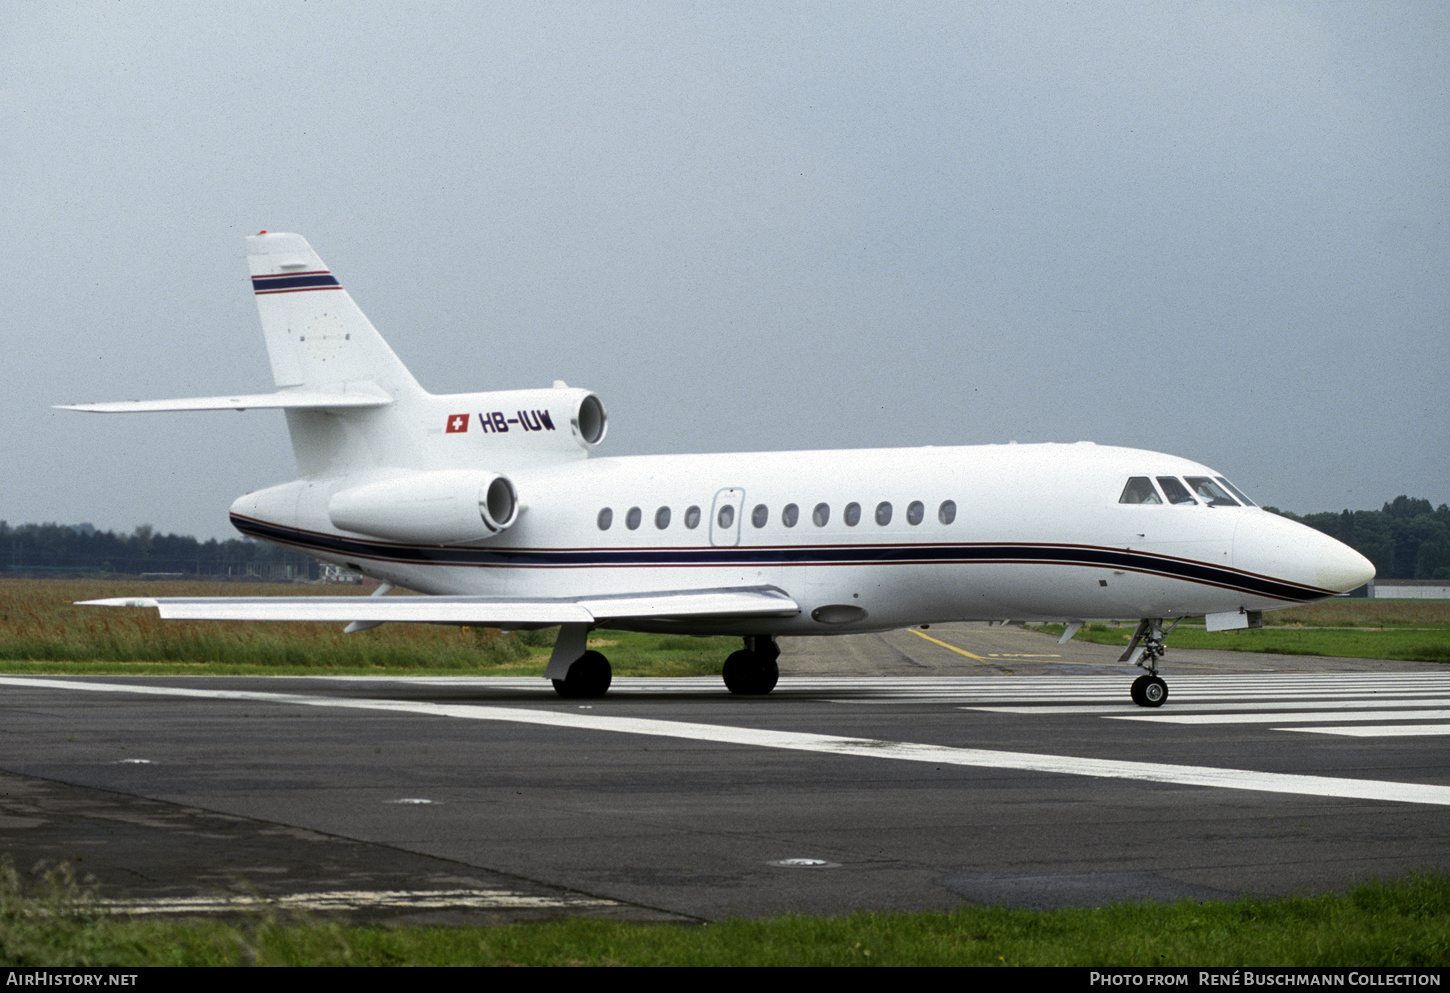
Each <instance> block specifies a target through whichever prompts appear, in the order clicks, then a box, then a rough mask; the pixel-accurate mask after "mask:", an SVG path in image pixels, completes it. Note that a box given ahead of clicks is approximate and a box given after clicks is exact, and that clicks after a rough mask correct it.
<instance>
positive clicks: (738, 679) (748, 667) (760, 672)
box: [722, 635, 780, 696]
mask: <svg viewBox="0 0 1450 993" xmlns="http://www.w3.org/2000/svg"><path fill="white" fill-rule="evenodd" d="M778 658H780V646H779V645H777V644H776V643H775V638H773V637H772V636H770V635H753V636H751V637H748V638H746V639H745V649H744V650H743V651H739V652H733V653H731V655H730V657H729V658H727V659H726V660H725V669H724V671H723V673H722V675H724V677H725V688H726V689H728V690H729V691H730V692H731V693H735V694H739V695H741V696H764V695H765V694H766V693H769V692H770V691H771V690H773V689H775V684H776V682H777V680H779V679H780V667H779V666H777V665H776V664H775V660H776V659H778Z"/></svg>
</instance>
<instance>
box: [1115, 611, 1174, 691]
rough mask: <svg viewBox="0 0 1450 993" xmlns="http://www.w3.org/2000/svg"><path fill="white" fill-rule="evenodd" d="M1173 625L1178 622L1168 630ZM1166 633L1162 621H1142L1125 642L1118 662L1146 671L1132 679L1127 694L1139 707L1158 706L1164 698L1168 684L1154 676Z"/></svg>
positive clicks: (1152, 618) (1156, 673)
mask: <svg viewBox="0 0 1450 993" xmlns="http://www.w3.org/2000/svg"><path fill="white" fill-rule="evenodd" d="M1177 626H1178V622H1177V621H1174V622H1173V627H1170V628H1169V629H1168V631H1172V630H1173V628H1174V627H1177ZM1167 633H1168V632H1166V631H1164V630H1163V618H1161V617H1145V618H1143V619H1142V620H1141V621H1139V622H1138V630H1137V631H1135V632H1133V640H1132V641H1130V642H1128V650H1127V651H1125V652H1124V653H1123V655H1122V657H1121V658H1119V659H1118V661H1119V662H1131V663H1132V664H1133V665H1136V666H1138V667H1140V668H1143V669H1147V670H1148V671H1147V672H1146V673H1145V674H1144V675H1141V676H1139V677H1138V678H1137V679H1135V680H1133V688H1132V689H1131V690H1129V692H1128V695H1129V696H1131V697H1132V698H1133V702H1134V703H1136V704H1137V705H1138V706H1140V707H1161V706H1163V701H1164V700H1167V699H1168V684H1167V683H1165V682H1164V681H1163V680H1162V678H1161V677H1160V676H1159V675H1158V662H1159V660H1160V659H1162V658H1163V651H1164V644H1163V639H1164V636H1165V635H1166V634H1167ZM1140 643H1141V645H1140Z"/></svg>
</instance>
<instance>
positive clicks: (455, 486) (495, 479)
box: [327, 469, 519, 545]
mask: <svg viewBox="0 0 1450 993" xmlns="http://www.w3.org/2000/svg"><path fill="white" fill-rule="evenodd" d="M327 513H328V516H329V517H330V518H331V519H332V523H333V525H334V526H335V527H339V528H342V529H343V530H345V531H356V532H358V533H359V534H366V535H372V536H373V537H375V538H383V539H386V540H388V541H401V542H407V543H409V544H421V545H458V544H464V543H466V542H471V541H479V540H481V539H484V538H490V537H492V536H493V535H496V534H498V533H499V532H500V531H503V530H505V529H506V528H508V527H509V526H510V525H512V524H513V523H514V521H515V520H517V519H518V515H519V498H518V494H517V493H516V492H515V491H514V484H513V483H511V482H509V479H508V477H507V476H501V475H499V474H498V473H495V472H486V471H479V470H474V469H442V470H437V471H434V472H418V473H412V474H410V475H407V476H400V477H398V478H395V479H388V480H384V481H383V482H379V483H367V484H365V485H363V486H354V487H351V488H350V489H345V490H340V491H339V492H337V493H334V494H333V495H332V499H331V500H329V501H328V504H327Z"/></svg>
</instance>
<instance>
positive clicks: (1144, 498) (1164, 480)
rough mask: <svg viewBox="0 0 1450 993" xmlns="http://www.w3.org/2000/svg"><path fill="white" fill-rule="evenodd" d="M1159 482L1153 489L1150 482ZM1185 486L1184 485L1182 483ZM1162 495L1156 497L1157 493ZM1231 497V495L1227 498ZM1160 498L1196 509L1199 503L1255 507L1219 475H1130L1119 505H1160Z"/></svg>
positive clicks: (1237, 489)
mask: <svg viewBox="0 0 1450 993" xmlns="http://www.w3.org/2000/svg"><path fill="white" fill-rule="evenodd" d="M1154 479H1156V480H1157V481H1158V485H1157V487H1154V485H1153V480H1154ZM1185 482H1186V483H1188V486H1184V485H1183V484H1184V483H1185ZM1160 492H1161V493H1162V496H1159V493H1160ZM1230 494H1232V496H1230ZM1195 496H1196V497H1197V498H1198V499H1194V497H1195ZM1163 497H1167V498H1168V502H1169V503H1171V504H1176V505H1179V506H1197V505H1198V503H1199V502H1200V501H1202V502H1203V503H1205V504H1207V505H1208V506H1210V507H1238V506H1240V505H1242V506H1244V507H1255V506H1258V505H1257V504H1255V503H1254V501H1252V500H1250V499H1249V498H1248V497H1246V496H1244V494H1243V492H1242V491H1241V490H1240V489H1239V488H1238V487H1237V486H1235V485H1234V484H1233V483H1230V482H1229V481H1228V480H1227V479H1224V478H1223V477H1222V476H1184V477H1183V478H1182V479H1179V478H1178V477H1177V476H1154V477H1151V478H1150V477H1148V476H1132V477H1130V478H1129V479H1128V483H1127V485H1126V486H1124V487H1123V492H1122V494H1121V495H1120V496H1119V497H1118V503H1129V504H1140V505H1141V504H1150V503H1151V504H1162V503H1163ZM1235 498H1237V499H1235Z"/></svg>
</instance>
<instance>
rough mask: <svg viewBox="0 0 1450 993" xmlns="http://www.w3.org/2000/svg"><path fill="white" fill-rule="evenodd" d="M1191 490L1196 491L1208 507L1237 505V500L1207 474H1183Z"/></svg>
mask: <svg viewBox="0 0 1450 993" xmlns="http://www.w3.org/2000/svg"><path fill="white" fill-rule="evenodd" d="M1183 478H1184V479H1185V480H1186V481H1187V482H1188V485H1189V486H1192V487H1193V492H1195V493H1197V494H1198V495H1199V497H1201V498H1202V499H1203V501H1204V502H1205V503H1207V504H1208V505H1209V506H1210V507H1237V506H1238V505H1239V502H1238V501H1237V500H1235V499H1234V498H1233V497H1231V496H1229V495H1228V493H1227V492H1226V491H1225V490H1224V489H1223V487H1221V486H1219V485H1218V484H1217V483H1215V482H1214V481H1213V480H1212V479H1209V478H1208V477H1207V476H1184V477H1183Z"/></svg>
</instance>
